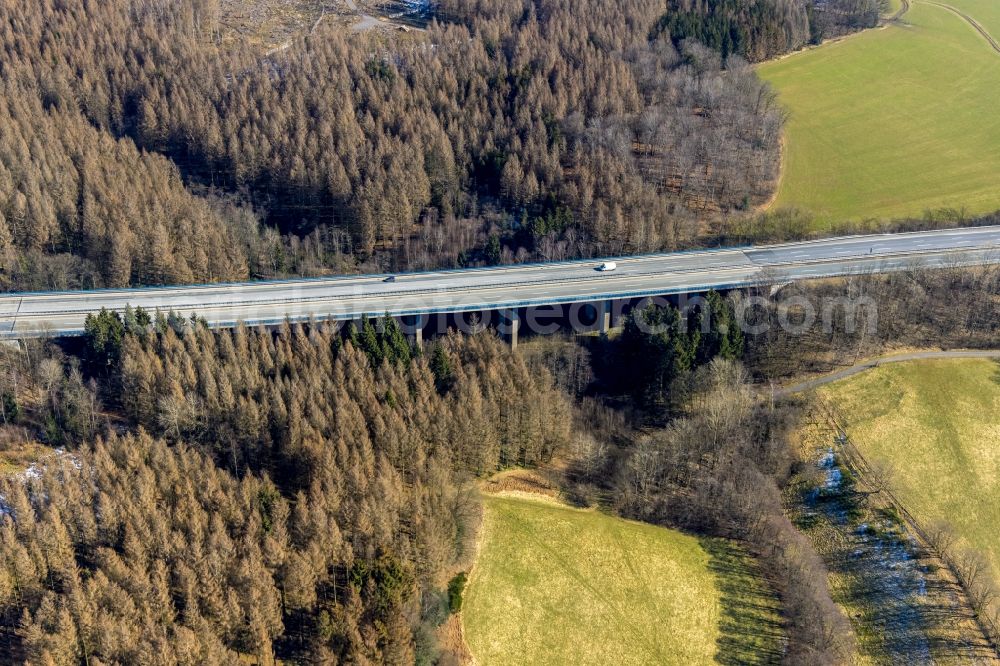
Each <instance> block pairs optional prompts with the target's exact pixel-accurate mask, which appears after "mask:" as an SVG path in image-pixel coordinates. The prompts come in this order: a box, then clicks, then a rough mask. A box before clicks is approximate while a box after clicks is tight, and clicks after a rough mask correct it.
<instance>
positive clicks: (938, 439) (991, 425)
mask: <svg viewBox="0 0 1000 666" xmlns="http://www.w3.org/2000/svg"><path fill="white" fill-rule="evenodd" d="M820 394H821V396H823V397H824V398H825V399H826V400H827V401H828V402H829V403H830V404H833V405H835V406H836V410H837V412H838V414H839V415H840V417H841V418H842V419H844V420H845V421H846V422H847V426H846V427H847V430H848V433H849V434H850V436H851V440H852V442H854V444H855V445H856V446H857V447H858V449H859V450H860V451H861V453H862V454H863V455H864V456H865V457H866V458H867V459H868V460H869V461H870V462H875V461H882V462H883V463H888V464H889V465H890V467H891V474H890V476H891V478H892V483H893V486H894V491H895V492H896V495H897V496H898V497H899V498H900V501H901V502H902V503H903V505H904V506H906V508H907V509H908V510H909V511H910V512H911V513H913V514H914V515H915V516H916V517H917V519H918V520H919V521H920V522H922V523H924V524H925V525H926V524H929V523H931V522H934V521H937V520H945V521H947V522H948V523H950V524H951V526H952V527H953V528H954V530H955V531H956V533H957V534H958V535H959V536H960V537H961V538H962V539H963V540H965V542H966V543H967V544H968V545H970V546H972V547H973V548H974V549H976V550H977V551H979V552H981V553H983V554H984V555H986V556H987V557H988V558H989V560H990V562H991V563H992V565H993V569H994V572H995V573H996V574H997V576H998V577H1000V364H998V363H997V362H996V361H993V360H987V359H962V360H934V361H914V362H909V363H896V364H892V365H885V366H881V367H878V368H875V369H873V370H870V371H868V372H865V373H863V374H860V375H856V376H854V377H852V378H850V379H847V380H844V381H842V382H837V383H834V384H830V385H829V386H826V387H824V388H822V389H820Z"/></svg>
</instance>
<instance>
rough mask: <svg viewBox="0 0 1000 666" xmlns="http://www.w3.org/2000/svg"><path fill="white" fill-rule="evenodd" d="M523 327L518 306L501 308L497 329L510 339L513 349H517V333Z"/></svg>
mask: <svg viewBox="0 0 1000 666" xmlns="http://www.w3.org/2000/svg"><path fill="white" fill-rule="evenodd" d="M520 328H521V314H520V313H519V312H518V311H517V308H510V309H506V310H500V323H499V325H498V326H497V330H499V331H500V333H501V334H502V335H504V336H505V337H506V338H507V339H508V340H509V341H510V348H511V350H516V349H517V334H518V331H519V330H520Z"/></svg>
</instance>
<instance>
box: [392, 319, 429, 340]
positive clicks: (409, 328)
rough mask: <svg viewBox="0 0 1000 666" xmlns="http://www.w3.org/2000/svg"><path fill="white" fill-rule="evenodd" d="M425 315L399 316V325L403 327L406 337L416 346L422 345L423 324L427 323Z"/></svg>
mask: <svg viewBox="0 0 1000 666" xmlns="http://www.w3.org/2000/svg"><path fill="white" fill-rule="evenodd" d="M427 319H428V317H427V315H408V316H405V317H400V318H399V327H400V328H401V329H403V333H405V334H406V338H407V339H408V340H409V341H410V342H412V343H413V344H414V345H415V346H417V347H423V346H424V326H426V325H427Z"/></svg>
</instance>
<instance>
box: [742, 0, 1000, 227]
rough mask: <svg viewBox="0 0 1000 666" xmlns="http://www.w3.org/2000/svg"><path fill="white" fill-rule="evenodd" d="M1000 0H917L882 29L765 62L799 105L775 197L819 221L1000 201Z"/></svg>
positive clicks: (789, 101) (782, 91)
mask: <svg viewBox="0 0 1000 666" xmlns="http://www.w3.org/2000/svg"><path fill="white" fill-rule="evenodd" d="M998 5H1000V3H995V2H990V0H955V1H954V2H951V1H950V2H949V3H948V6H947V7H945V6H941V5H938V4H931V3H930V2H924V1H921V0H916V1H914V2H912V4H911V5H910V8H909V10H908V11H906V13H905V14H903V15H902V17H901V18H900V19H898V20H896V21H892V22H890V23H888V24H886V25H885V27H884V29H881V30H868V31H864V32H862V33H857V34H855V35H852V36H851V37H850V38H847V39H842V40H838V41H833V42H830V43H828V44H824V45H823V46H820V47H817V48H814V49H809V50H806V51H802V52H799V53H796V54H792V55H790V56H789V57H786V58H782V59H780V60H775V61H771V62H767V63H763V64H762V65H760V66H759V68H758V72H759V74H760V75H761V76H762V77H763V78H764V79H766V80H768V81H769V82H771V84H772V85H774V86H775V88H776V89H777V90H778V92H779V97H780V99H781V101H782V103H783V104H784V105H785V107H786V108H787V109H788V111H789V114H790V118H789V121H788V124H787V126H786V134H785V139H786V142H787V145H786V150H785V153H784V155H785V160H786V164H785V167H784V171H783V175H782V179H781V181H780V184H779V189H778V194H777V197H776V198H775V201H774V203H773V206H774V207H776V208H780V207H797V208H800V209H802V210H806V211H809V212H810V213H812V214H813V215H814V216H815V218H816V223H817V226H820V227H821V226H826V225H828V224H830V223H832V222H840V221H846V220H859V219H864V218H869V217H874V218H892V217H903V216H920V215H922V214H923V213H924V212H925V211H928V210H940V209H945V208H950V209H954V210H964V212H965V213H966V214H969V215H971V214H977V213H985V212H989V211H992V210H995V209H997V208H1000V190H998V189H997V188H996V187H995V178H994V174H995V173H996V172H997V170H998V169H1000V150H998V149H996V148H998V147H1000V116H997V114H995V113H994V112H993V111H992V110H993V109H995V108H997V106H998V105H1000V59H998V54H997V52H996V51H994V50H993V48H992V46H991V44H990V42H989V41H988V40H987V39H984V34H985V35H986V36H990V35H997V34H1000V8H998ZM969 19H972V22H971V23H970V21H969Z"/></svg>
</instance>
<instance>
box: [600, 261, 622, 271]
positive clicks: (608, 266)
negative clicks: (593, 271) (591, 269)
mask: <svg viewBox="0 0 1000 666" xmlns="http://www.w3.org/2000/svg"><path fill="white" fill-rule="evenodd" d="M616 268H618V264H616V263H615V262H613V261H605V262H604V263H603V264H601V265H600V266H598V267H597V270H599V271H601V272H602V273H606V272H608V271H613V270H615V269H616Z"/></svg>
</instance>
